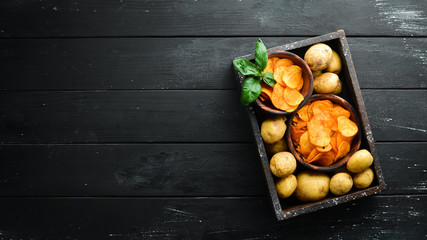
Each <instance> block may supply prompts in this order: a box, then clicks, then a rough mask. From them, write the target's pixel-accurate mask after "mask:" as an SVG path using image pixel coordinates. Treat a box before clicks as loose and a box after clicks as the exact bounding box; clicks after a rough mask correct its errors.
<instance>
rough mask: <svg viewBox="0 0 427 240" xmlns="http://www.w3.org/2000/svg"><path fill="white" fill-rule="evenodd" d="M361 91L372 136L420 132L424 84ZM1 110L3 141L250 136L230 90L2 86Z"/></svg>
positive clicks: (425, 134) (426, 113)
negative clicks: (414, 87)
mask: <svg viewBox="0 0 427 240" xmlns="http://www.w3.org/2000/svg"><path fill="white" fill-rule="evenodd" d="M363 97H364V100H365V105H366V108H367V112H368V116H369V119H370V122H371V128H372V131H373V134H374V138H375V140H377V141H425V140H426V138H427V130H426V129H427V126H426V122H425V121H419V119H425V118H427V109H426V108H425V107H424V106H426V99H427V91H426V90H408V91H403V90H365V91H363ZM411 106H413V107H411ZM0 116H2V117H1V118H0V135H1V136H2V138H1V142H2V143H106V142H107V143H118V142H134V143H135V142H195V143H197V142H251V141H253V139H252V138H253V137H252V132H251V128H250V126H249V121H248V117H247V114H246V112H245V111H244V108H243V106H242V105H241V104H240V102H239V93H238V92H237V91H235V90H229V91H224V90H212V91H210V90H209V91H204V90H194V91H178V90H177V91H170V90H168V91H157V90H150V91H148V90H143V91H93V92H86V91H84V92H80V91H71V92H68V91H67V92H60V91H48V92H44V91H41V92H31V91H30V92H26V91H25V92H3V93H1V94H0ZM402 116H405V117H402Z"/></svg>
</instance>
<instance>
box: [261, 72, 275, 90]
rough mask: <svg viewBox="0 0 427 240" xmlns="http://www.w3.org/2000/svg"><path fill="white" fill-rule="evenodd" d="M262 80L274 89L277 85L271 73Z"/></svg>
mask: <svg viewBox="0 0 427 240" xmlns="http://www.w3.org/2000/svg"><path fill="white" fill-rule="evenodd" d="M262 80H263V81H264V82H265V83H267V84H268V85H270V86H272V87H274V85H275V84H276V81H275V80H274V78H273V74H272V73H271V72H267V73H266V74H265V77H264V78H263V79H262Z"/></svg>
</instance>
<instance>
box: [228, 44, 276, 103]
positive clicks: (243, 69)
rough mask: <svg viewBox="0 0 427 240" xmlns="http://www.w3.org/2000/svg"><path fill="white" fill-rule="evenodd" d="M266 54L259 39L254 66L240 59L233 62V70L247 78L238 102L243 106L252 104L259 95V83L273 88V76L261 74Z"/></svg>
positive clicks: (266, 59)
mask: <svg viewBox="0 0 427 240" xmlns="http://www.w3.org/2000/svg"><path fill="white" fill-rule="evenodd" d="M267 61H268V53H267V48H266V47H265V45H264V43H263V42H262V41H261V39H259V38H258V41H257V43H256V47H255V64H256V65H255V64H253V63H252V62H250V61H249V60H247V59H244V58H241V59H236V60H234V61H233V65H234V68H235V69H236V70H237V71H238V72H240V73H241V74H243V75H245V76H248V77H247V78H246V79H245V82H244V83H243V87H242V94H241V96H240V102H241V103H242V104H243V105H246V104H249V103H252V102H254V101H255V100H256V99H257V98H258V96H259V95H260V94H261V81H263V82H265V83H266V84H268V85H270V86H272V87H273V86H274V85H275V84H276V81H274V78H273V74H272V73H271V72H267V73H265V72H263V71H264V69H265V67H267Z"/></svg>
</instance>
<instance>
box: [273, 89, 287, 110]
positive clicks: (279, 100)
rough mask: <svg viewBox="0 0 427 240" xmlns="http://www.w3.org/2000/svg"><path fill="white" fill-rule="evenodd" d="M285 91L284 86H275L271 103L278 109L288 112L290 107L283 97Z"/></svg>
mask: <svg viewBox="0 0 427 240" xmlns="http://www.w3.org/2000/svg"><path fill="white" fill-rule="evenodd" d="M284 91H285V88H284V87H282V85H280V84H275V85H274V87H273V94H271V102H272V103H273V105H274V106H275V107H276V108H278V109H280V110H285V111H286V108H288V107H289V105H288V104H287V103H286V101H285V98H284V97H283V92H284Z"/></svg>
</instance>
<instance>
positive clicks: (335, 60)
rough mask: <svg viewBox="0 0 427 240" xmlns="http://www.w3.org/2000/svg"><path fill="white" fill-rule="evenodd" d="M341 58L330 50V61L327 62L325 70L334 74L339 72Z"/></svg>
mask: <svg viewBox="0 0 427 240" xmlns="http://www.w3.org/2000/svg"><path fill="white" fill-rule="evenodd" d="M341 66H342V64H341V58H340V56H339V55H338V53H337V52H335V51H334V50H332V59H331V62H330V63H329V64H328V67H326V69H325V71H326V72H331V73H335V74H339V73H340V72H341Z"/></svg>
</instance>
